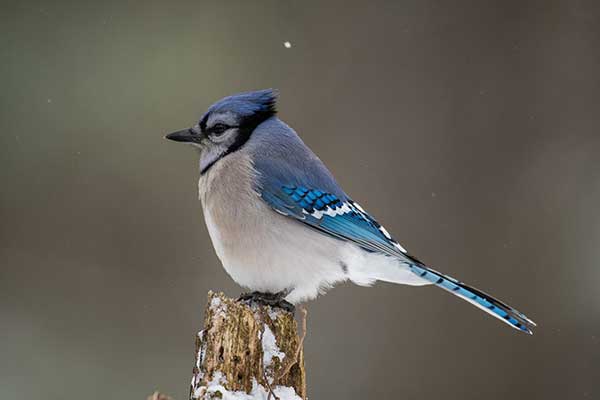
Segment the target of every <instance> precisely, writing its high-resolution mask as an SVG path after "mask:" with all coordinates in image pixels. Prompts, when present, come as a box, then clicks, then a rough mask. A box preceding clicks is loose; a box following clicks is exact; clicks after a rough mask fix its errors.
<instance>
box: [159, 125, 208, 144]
mask: <svg viewBox="0 0 600 400" xmlns="http://www.w3.org/2000/svg"><path fill="white" fill-rule="evenodd" d="M165 138H167V139H169V140H174V141H175V142H185V143H190V142H196V143H198V142H200V140H201V139H202V138H201V135H199V134H198V133H196V132H195V131H194V130H192V129H191V128H190V129H184V130H182V131H177V132H173V133H169V134H168V135H167V136H165Z"/></svg>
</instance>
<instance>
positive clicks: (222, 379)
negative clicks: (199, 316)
mask: <svg viewBox="0 0 600 400" xmlns="http://www.w3.org/2000/svg"><path fill="white" fill-rule="evenodd" d="M302 311H303V313H304V320H303V325H304V326H303V334H304V333H305V331H306V324H305V322H306V318H305V317H306V312H305V311H304V310H302ZM303 339H304V336H302V337H301V338H299V337H298V326H297V323H296V320H295V318H294V315H293V314H291V313H289V312H287V311H283V310H281V309H278V308H271V307H268V306H257V305H251V306H250V305H247V304H245V303H242V302H238V301H236V300H233V299H230V298H227V297H225V296H224V295H223V294H222V293H218V294H216V293H213V292H209V294H208V304H207V307H206V312H205V319H204V330H202V331H200V332H199V333H198V335H197V337H196V363H195V366H194V368H193V376H192V384H191V390H190V399H192V400H208V399H281V400H288V399H305V398H306V384H305V371H304V353H303V350H302V343H303Z"/></svg>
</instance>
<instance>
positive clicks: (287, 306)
mask: <svg viewBox="0 0 600 400" xmlns="http://www.w3.org/2000/svg"><path fill="white" fill-rule="evenodd" d="M286 295H287V293H286V292H278V293H262V292H248V293H242V294H241V295H240V297H238V301H240V302H244V303H246V304H252V303H255V304H260V305H263V306H270V307H276V308H281V309H282V310H285V311H287V312H290V313H292V314H293V313H294V311H295V310H296V307H294V305H293V304H292V303H290V302H289V301H286V300H285V296H286Z"/></svg>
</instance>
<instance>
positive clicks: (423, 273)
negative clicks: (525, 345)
mask: <svg viewBox="0 0 600 400" xmlns="http://www.w3.org/2000/svg"><path fill="white" fill-rule="evenodd" d="M409 268H410V269H411V271H412V272H413V273H415V274H417V275H419V276H420V277H421V278H423V279H425V280H428V281H429V282H431V283H433V284H434V285H436V286H438V287H441V288H442V289H444V290H446V291H448V292H450V293H452V294H454V295H456V296H458V297H460V298H462V299H464V300H466V301H468V302H469V303H471V304H473V305H475V306H477V307H479V308H481V309H482V310H483V311H485V312H487V313H488V314H491V315H492V316H494V317H496V318H498V319H499V320H500V321H502V322H504V323H505V324H508V325H510V326H511V327H513V328H515V329H517V330H519V331H521V332H525V333H528V334H530V335H532V334H533V332H532V331H531V329H530V328H531V327H534V326H536V324H535V322H533V321H532V320H530V319H529V318H527V317H526V316H525V315H524V314H523V313H520V312H519V311H517V310H515V309H514V308H512V307H510V306H509V305H506V304H504V303H503V302H501V301H500V300H497V299H495V298H493V297H492V296H490V295H488V294H486V293H484V292H482V291H481V290H478V289H475V288H473V287H471V286H468V285H465V284H464V283H462V282H459V281H457V280H456V279H454V278H451V277H449V276H446V275H444V274H441V273H439V272H437V271H435V270H433V269H431V268H429V267H426V266H424V265H416V264H411V265H410V266H409Z"/></svg>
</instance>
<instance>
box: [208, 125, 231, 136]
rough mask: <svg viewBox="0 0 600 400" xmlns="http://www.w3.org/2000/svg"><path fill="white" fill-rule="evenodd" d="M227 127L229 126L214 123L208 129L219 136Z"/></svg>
mask: <svg viewBox="0 0 600 400" xmlns="http://www.w3.org/2000/svg"><path fill="white" fill-rule="evenodd" d="M227 129H229V126H227V125H225V124H216V125H214V126H213V127H212V128H211V129H210V131H211V133H212V134H214V135H215V136H221V135H222V134H223V133H225V131H226V130H227Z"/></svg>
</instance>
